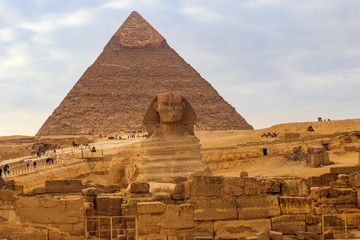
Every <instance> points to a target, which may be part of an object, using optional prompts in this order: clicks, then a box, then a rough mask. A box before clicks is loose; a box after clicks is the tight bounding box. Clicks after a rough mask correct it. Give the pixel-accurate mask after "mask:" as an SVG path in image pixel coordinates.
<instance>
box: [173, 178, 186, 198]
mask: <svg viewBox="0 0 360 240" xmlns="http://www.w3.org/2000/svg"><path fill="white" fill-rule="evenodd" d="M188 186H189V185H188ZM189 190H190V189H189ZM185 194H186V183H184V182H181V183H177V184H176V185H175V188H174V193H173V195H172V198H173V199H174V200H184V199H185Z"/></svg>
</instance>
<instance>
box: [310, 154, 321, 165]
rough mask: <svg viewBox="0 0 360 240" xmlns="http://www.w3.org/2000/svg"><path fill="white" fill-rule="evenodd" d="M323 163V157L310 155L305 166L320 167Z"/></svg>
mask: <svg viewBox="0 0 360 240" xmlns="http://www.w3.org/2000/svg"><path fill="white" fill-rule="evenodd" d="M322 163H323V155H322V154H321V153H320V154H311V155H309V156H308V159H307V164H308V165H310V166H311V167H320V166H321V165H323V164H322Z"/></svg>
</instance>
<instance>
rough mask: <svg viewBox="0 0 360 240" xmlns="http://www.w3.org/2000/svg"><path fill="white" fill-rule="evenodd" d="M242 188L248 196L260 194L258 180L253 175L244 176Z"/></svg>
mask: <svg viewBox="0 0 360 240" xmlns="http://www.w3.org/2000/svg"><path fill="white" fill-rule="evenodd" d="M244 189H245V194H246V195H248V196H254V195H258V194H260V192H259V182H258V180H257V179H256V178H253V177H250V178H245V183H244Z"/></svg>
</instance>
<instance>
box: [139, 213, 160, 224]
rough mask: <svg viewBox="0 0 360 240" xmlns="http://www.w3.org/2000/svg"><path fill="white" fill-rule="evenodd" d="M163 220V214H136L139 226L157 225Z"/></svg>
mask: <svg viewBox="0 0 360 240" xmlns="http://www.w3.org/2000/svg"><path fill="white" fill-rule="evenodd" d="M163 218H164V214H163V213H140V214H138V221H139V223H141V224H143V223H144V224H153V225H159V224H161V222H162V220H163Z"/></svg>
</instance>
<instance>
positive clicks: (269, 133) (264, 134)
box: [261, 132, 280, 138]
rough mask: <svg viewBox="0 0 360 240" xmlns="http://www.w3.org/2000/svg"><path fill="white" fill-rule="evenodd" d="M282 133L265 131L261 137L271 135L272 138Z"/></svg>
mask: <svg viewBox="0 0 360 240" xmlns="http://www.w3.org/2000/svg"><path fill="white" fill-rule="evenodd" d="M279 134H280V133H271V132H268V133H263V134H262V135H261V137H266V138H268V137H271V138H276V137H277V136H279Z"/></svg>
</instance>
